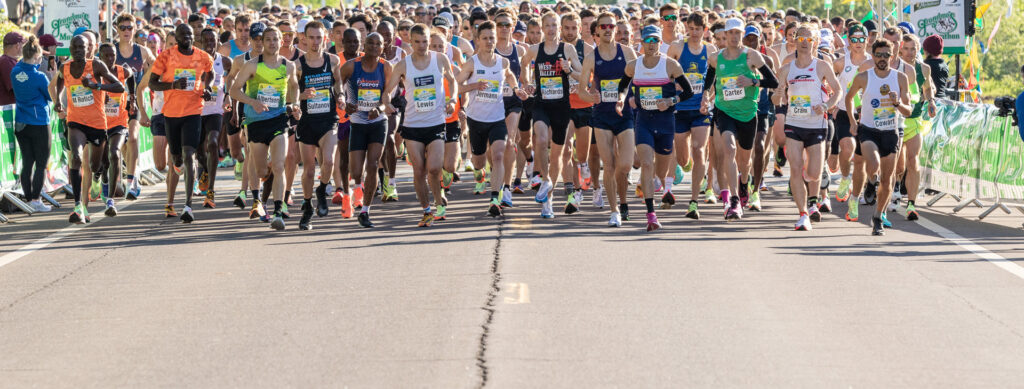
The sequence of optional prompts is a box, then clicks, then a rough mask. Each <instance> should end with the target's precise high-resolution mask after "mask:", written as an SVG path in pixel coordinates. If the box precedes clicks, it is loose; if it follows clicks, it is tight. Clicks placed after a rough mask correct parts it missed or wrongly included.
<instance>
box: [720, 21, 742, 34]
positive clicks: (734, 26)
mask: <svg viewBox="0 0 1024 389" xmlns="http://www.w3.org/2000/svg"><path fill="white" fill-rule="evenodd" d="M732 30H740V31H743V21H742V20H740V19H738V18H729V19H726V20H725V28H723V29H722V31H732Z"/></svg>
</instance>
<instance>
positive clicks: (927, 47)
mask: <svg viewBox="0 0 1024 389" xmlns="http://www.w3.org/2000/svg"><path fill="white" fill-rule="evenodd" d="M942 47H943V45H942V37H941V36H939V34H932V35H929V36H928V37H927V38H924V42H921V48H923V49H924V52H925V53H928V55H931V56H936V55H942Z"/></svg>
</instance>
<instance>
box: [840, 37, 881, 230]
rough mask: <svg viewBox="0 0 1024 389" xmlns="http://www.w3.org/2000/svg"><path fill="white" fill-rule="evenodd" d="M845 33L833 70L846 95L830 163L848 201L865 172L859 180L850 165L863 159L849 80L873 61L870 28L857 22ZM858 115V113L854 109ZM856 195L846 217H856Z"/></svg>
mask: <svg viewBox="0 0 1024 389" xmlns="http://www.w3.org/2000/svg"><path fill="white" fill-rule="evenodd" d="M847 32H848V34H847V37H846V42H847V44H846V53H845V54H843V57H842V59H841V60H838V61H835V62H833V70H834V71H835V73H836V75H837V76H838V78H839V84H840V85H841V86H842V88H841V89H840V91H841V92H842V93H843V97H844V98H843V99H840V100H839V110H838V111H837V112H836V114H835V118H836V119H835V124H836V135H835V137H834V139H833V140H832V155H831V156H829V166H830V167H832V168H833V169H832V170H833V171H835V170H836V168H838V170H839V172H840V174H842V178H840V179H839V190H837V191H836V201H839V202H841V203H842V202H846V200H847V199H849V198H850V189H851V186H853V187H856V188H857V189H856V192H858V194H859V192H860V187H861V186H862V185H863V184H864V182H863V174H861V175H860V181H859V182H857V180H856V179H855V178H856V177H857V176H852V177H851V174H852V173H853V172H851V171H850V169H851V168H852V167H853V166H854V165H852V164H855V163H856V162H854V159H855V158H856V159H861V157H860V156H855V155H854V149H855V148H856V139H854V137H853V133H851V132H850V129H851V125H852V124H853V123H850V121H849V118H850V116H851V115H850V112H849V108H847V106H846V98H845V97H846V96H845V94H846V90H847V89H848V88H849V87H850V83H852V82H853V78H854V77H855V76H856V75H857V74H858V73H860V72H863V71H865V70H868V69H871V67H872V66H873V63H872V62H871V61H869V58H868V52H867V50H866V49H865V48H866V46H867V43H866V42H867V32H866V31H865V30H864V26H861V25H860V24H855V25H852V26H850V28H848V29H847ZM859 103H860V102H859V101H857V99H855V100H854V104H855V105H858V104H859ZM854 116H855V117H856V113H854ZM857 165H861V166H862V165H863V162H861V163H857ZM854 203H857V198H856V197H854V201H852V202H850V204H849V212H847V217H848V218H849V217H850V216H853V219H854V220H856V218H857V207H858V205H859V204H854Z"/></svg>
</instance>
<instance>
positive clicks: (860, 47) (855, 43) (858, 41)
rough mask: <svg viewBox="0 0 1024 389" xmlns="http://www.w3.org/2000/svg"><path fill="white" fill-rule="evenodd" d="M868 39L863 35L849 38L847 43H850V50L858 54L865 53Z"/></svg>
mask: <svg viewBox="0 0 1024 389" xmlns="http://www.w3.org/2000/svg"><path fill="white" fill-rule="evenodd" d="M867 39H868V38H867V37H865V36H864V35H861V34H857V35H856V36H849V37H847V41H848V42H850V50H851V51H854V52H858V53H861V52H864V47H865V45H866V43H865V42H867Z"/></svg>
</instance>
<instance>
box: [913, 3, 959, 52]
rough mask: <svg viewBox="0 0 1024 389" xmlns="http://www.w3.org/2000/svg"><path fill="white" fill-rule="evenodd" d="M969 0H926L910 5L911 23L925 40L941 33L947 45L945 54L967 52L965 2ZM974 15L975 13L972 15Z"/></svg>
mask: <svg viewBox="0 0 1024 389" xmlns="http://www.w3.org/2000/svg"><path fill="white" fill-rule="evenodd" d="M965 1H967V0H926V1H921V2H918V3H915V4H912V5H911V6H910V24H911V25H913V26H914V29H915V31H914V32H915V33H916V34H917V35H918V37H920V38H921V40H922V41H923V40H924V38H925V37H928V36H929V35H932V34H939V36H941V37H942V42H943V44H944V45H945V49H944V50H943V53H944V54H965V53H966V50H964V48H965V47H967V34H966V31H967V23H973V21H969V20H967V19H966V18H965V17H964V12H965V7H966V5H965V4H964V2H965ZM972 16H973V15H972Z"/></svg>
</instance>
